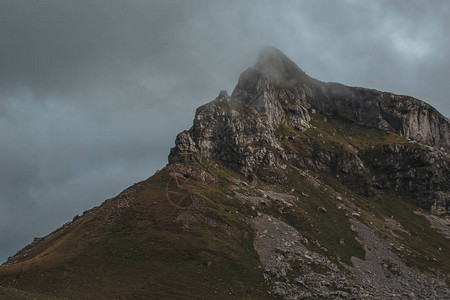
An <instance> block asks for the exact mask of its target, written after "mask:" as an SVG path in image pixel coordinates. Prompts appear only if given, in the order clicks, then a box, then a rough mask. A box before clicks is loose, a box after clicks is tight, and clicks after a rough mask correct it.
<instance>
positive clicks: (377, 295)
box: [253, 214, 450, 299]
mask: <svg viewBox="0 0 450 300" xmlns="http://www.w3.org/2000/svg"><path fill="white" fill-rule="evenodd" d="M253 222H254V227H255V229H256V232H257V235H256V238H255V240H254V247H255V250H256V251H257V252H258V254H259V256H260V260H261V262H262V264H263V266H264V270H265V273H264V276H265V278H266V280H268V281H269V282H270V283H271V284H272V291H271V292H272V294H273V295H276V296H281V297H283V298H284V299H341V298H344V299H449V297H450V290H449V288H448V287H447V285H446V284H445V283H444V282H443V281H441V280H439V279H437V278H432V277H430V276H427V275H425V274H422V273H420V272H418V271H416V270H414V269H411V268H409V267H407V266H406V265H405V264H404V263H403V262H402V261H401V260H400V258H399V257H398V256H397V255H396V254H395V253H394V252H393V246H394V245H393V244H392V243H389V242H387V241H385V240H382V239H381V238H379V237H377V236H376V235H375V234H374V232H373V231H372V229H370V228H369V227H367V226H366V225H364V224H362V223H360V222H358V221H356V220H353V221H352V222H353V225H352V226H353V228H354V230H355V231H356V232H357V233H358V235H359V236H360V238H361V242H362V243H363V244H364V245H365V248H366V259H365V260H361V259H357V258H352V262H353V264H354V266H348V265H345V264H343V263H341V264H342V266H343V267H344V268H342V267H341V268H339V267H338V266H337V265H336V264H335V263H333V262H331V261H330V260H329V259H328V258H326V257H324V256H322V255H320V254H318V253H316V252H314V251H311V250H309V249H308V248H307V247H306V246H305V245H307V244H308V240H307V239H305V238H303V237H302V236H301V235H300V234H299V233H298V231H297V230H295V229H294V228H293V227H291V226H289V225H288V224H286V223H284V222H283V221H281V220H279V219H277V218H274V217H272V216H269V215H265V214H264V215H260V216H258V217H256V218H254V219H253ZM400 249H401V248H400Z"/></svg>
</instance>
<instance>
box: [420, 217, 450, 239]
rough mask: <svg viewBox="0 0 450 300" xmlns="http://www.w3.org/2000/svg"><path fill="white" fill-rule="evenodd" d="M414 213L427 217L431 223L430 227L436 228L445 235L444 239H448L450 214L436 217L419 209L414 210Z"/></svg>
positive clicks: (449, 234) (449, 236)
mask: <svg viewBox="0 0 450 300" xmlns="http://www.w3.org/2000/svg"><path fill="white" fill-rule="evenodd" d="M414 213H415V214H416V215H421V216H424V217H425V218H427V220H428V221H429V222H430V224H431V227H433V228H435V229H437V230H438V231H439V232H440V233H442V234H443V235H444V236H445V238H446V239H449V240H450V216H445V217H438V216H435V215H430V214H426V213H423V212H421V211H415V212H414Z"/></svg>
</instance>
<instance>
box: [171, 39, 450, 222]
mask: <svg viewBox="0 0 450 300" xmlns="http://www.w3.org/2000/svg"><path fill="white" fill-rule="evenodd" d="M312 112H320V113H322V114H324V115H329V116H332V117H335V118H336V117H337V118H340V119H343V120H348V121H351V122H354V123H357V124H360V125H363V126H368V127H372V128H377V129H381V130H388V131H392V132H395V133H397V134H400V135H401V136H403V137H405V138H408V139H410V140H412V141H414V142H417V147H413V146H411V147H410V146H400V145H387V146H386V147H384V148H377V149H375V150H373V151H366V152H364V153H357V152H356V151H354V152H346V153H344V154H342V155H341V154H337V153H336V152H333V151H328V152H327V151H325V152H320V153H316V154H315V156H314V157H313V158H308V157H298V156H296V155H294V156H289V155H288V154H287V153H286V152H285V150H284V149H283V147H282V146H281V142H280V140H279V138H277V136H276V131H277V129H278V128H279V127H280V125H281V124H284V125H286V126H290V127H292V128H294V129H296V130H298V131H304V130H307V129H308V128H310V126H311V125H310V120H311V113H312ZM449 124H450V123H449V121H448V119H447V118H445V117H444V116H442V115H441V114H440V113H439V112H438V111H437V110H436V109H434V108H433V107H431V106H430V105H428V104H426V103H425V102H422V101H420V100H417V99H414V98H412V97H408V96H399V95H394V94H391V93H385V92H379V91H376V90H372V89H364V88H355V87H348V86H344V85H341V84H337V83H324V82H321V81H318V80H316V79H313V78H311V77H309V76H308V75H306V74H305V73H304V72H303V71H302V70H301V69H300V68H299V67H298V66H297V65H296V64H295V63H294V62H292V61H291V60H290V59H289V58H287V57H286V56H285V55H284V54H283V53H281V52H280V51H279V50H277V49H274V48H266V49H265V50H263V51H262V52H261V54H260V55H259V57H258V60H257V62H256V64H255V65H254V66H253V67H252V68H249V69H247V70H246V71H245V72H243V73H242V74H241V76H240V78H239V82H238V84H237V85H236V88H235V89H234V91H233V93H232V95H231V97H230V96H228V94H227V93H226V92H225V91H221V92H220V94H219V96H218V97H217V98H216V99H215V100H214V101H212V102H210V103H208V104H205V105H203V106H201V107H199V108H198V109H197V111H196V115H195V119H194V124H193V126H192V127H191V129H190V130H188V131H183V132H182V133H180V134H179V135H178V136H177V139H176V145H175V147H174V148H172V150H171V153H170V155H169V163H180V162H181V163H183V162H195V163H208V159H213V160H216V161H217V162H220V163H222V164H223V165H225V166H226V167H229V168H231V169H233V170H236V171H238V172H240V173H242V174H243V175H245V176H247V177H248V178H250V179H261V180H263V181H266V182H269V183H276V182H281V181H283V180H284V178H285V176H284V175H283V169H284V167H285V164H286V163H291V164H293V165H299V166H302V167H306V168H309V169H311V170H314V171H317V172H320V171H324V170H326V171H332V172H333V173H334V174H336V175H340V176H341V177H340V180H341V181H342V183H344V184H346V185H348V186H350V187H351V188H355V189H358V190H360V191H361V192H362V193H364V194H365V195H367V196H371V197H376V195H377V189H378V190H379V189H386V188H387V189H391V190H393V191H395V192H399V193H402V194H403V195H404V196H405V197H406V198H408V199H409V200H410V201H412V202H414V203H416V204H417V205H419V206H420V207H422V208H424V209H427V210H432V211H433V212H435V213H445V212H448V211H449V201H450V200H449V199H450V188H449V186H450V183H449V179H448V178H449V177H450V176H449V158H448V154H446V152H449V151H450V125H449ZM420 145H428V147H425V146H420Z"/></svg>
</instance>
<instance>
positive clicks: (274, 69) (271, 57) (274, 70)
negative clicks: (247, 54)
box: [253, 47, 307, 84]
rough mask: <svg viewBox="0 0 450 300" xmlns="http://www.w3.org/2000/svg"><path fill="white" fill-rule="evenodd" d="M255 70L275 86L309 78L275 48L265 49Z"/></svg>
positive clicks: (260, 54) (259, 56)
mask: <svg viewBox="0 0 450 300" xmlns="http://www.w3.org/2000/svg"><path fill="white" fill-rule="evenodd" d="M253 68H254V69H255V70H257V71H259V72H260V73H261V74H262V75H263V76H264V77H266V78H267V79H268V80H269V81H270V82H271V83H275V84H283V83H286V82H292V81H293V82H298V81H300V80H301V79H303V78H305V76H307V75H306V74H305V72H303V70H302V69H300V68H299V67H298V66H297V65H296V64H295V63H294V62H293V61H292V60H290V59H289V58H288V57H287V56H286V55H285V54H284V53H283V52H281V51H280V50H278V49H277V48H274V47H265V48H263V49H262V50H261V52H260V53H259V54H258V58H257V61H256V63H255V65H254V66H253Z"/></svg>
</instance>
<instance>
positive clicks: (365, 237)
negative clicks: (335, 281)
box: [349, 220, 450, 299]
mask: <svg viewBox="0 0 450 300" xmlns="http://www.w3.org/2000/svg"><path fill="white" fill-rule="evenodd" d="M352 223H353V227H354V228H355V229H356V232H357V233H358V235H359V236H360V238H361V239H362V243H363V244H364V246H365V249H366V258H365V260H361V259H358V258H352V262H353V265H354V267H352V268H349V269H350V270H351V271H352V273H353V274H354V275H355V278H356V282H358V283H357V284H356V286H357V287H358V288H359V289H360V290H363V291H364V293H363V297H364V298H366V297H374V298H381V299H450V289H449V288H448V286H447V285H446V284H445V283H444V282H443V281H441V280H439V279H437V278H432V277H430V276H427V275H425V274H422V273H420V272H418V271H416V270H414V269H412V268H409V267H407V266H406V265H405V264H404V263H403V261H402V260H401V259H400V258H399V257H398V256H397V255H396V254H395V253H394V252H393V250H394V249H395V245H394V244H393V243H389V242H388V241H385V240H383V239H381V238H379V237H378V236H377V235H376V234H375V233H374V231H373V230H372V229H371V228H369V227H367V226H366V225H364V224H362V223H360V222H358V221H355V220H352ZM395 250H397V251H398V250H402V248H401V247H399V248H397V249H395Z"/></svg>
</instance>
